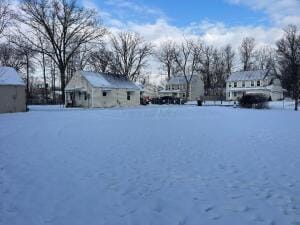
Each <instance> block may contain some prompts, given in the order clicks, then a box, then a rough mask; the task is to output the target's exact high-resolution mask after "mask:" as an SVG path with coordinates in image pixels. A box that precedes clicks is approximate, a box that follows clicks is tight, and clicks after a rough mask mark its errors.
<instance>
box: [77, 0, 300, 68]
mask: <svg viewBox="0 0 300 225" xmlns="http://www.w3.org/2000/svg"><path fill="white" fill-rule="evenodd" d="M81 3H82V4H83V5H84V6H85V7H87V8H93V9H96V10H97V11H98V12H99V14H100V16H101V19H102V21H103V23H104V24H105V25H106V26H107V27H108V28H109V31H110V32H111V33H116V32H118V31H124V30H129V31H133V32H138V33H140V34H141V35H142V36H143V37H144V38H145V39H146V40H148V41H151V42H152V43H153V44H154V45H155V46H159V45H160V44H161V43H162V42H163V41H166V40H174V41H180V40H182V39H183V37H185V38H198V39H200V40H201V41H202V42H204V43H205V44H207V45H214V46H215V47H219V48H221V47H224V46H225V45H227V44H231V45H232V46H233V48H234V49H236V50H237V49H238V48H239V46H240V44H241V42H242V39H243V38H244V37H249V36H250V37H254V38H255V40H256V44H257V47H262V46H265V45H270V46H275V43H276V41H277V40H278V39H280V38H281V37H282V35H283V28H284V27H286V26H287V25H289V24H296V25H299V24H300V0H151V1H150V0H102V1H99V0H81ZM154 67H155V66H154ZM156 67H157V66H156ZM154 71H155V70H153V68H152V73H161V71H155V72H154Z"/></svg>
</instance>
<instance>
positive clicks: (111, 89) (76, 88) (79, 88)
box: [65, 71, 140, 108]
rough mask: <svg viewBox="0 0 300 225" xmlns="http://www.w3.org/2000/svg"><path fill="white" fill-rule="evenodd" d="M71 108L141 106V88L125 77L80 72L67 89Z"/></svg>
mask: <svg viewBox="0 0 300 225" xmlns="http://www.w3.org/2000/svg"><path fill="white" fill-rule="evenodd" d="M65 94H66V95H65V96H66V105H67V106H69V107H85V108H107V107H115V106H136V105H139V104H140V88H139V87H138V86H137V85H135V84H134V83H133V82H131V81H129V80H128V79H127V78H126V77H125V76H120V75H115V74H104V73H94V72H86V71H79V72H76V73H75V74H74V76H73V77H72V78H71V80H70V81H69V83H68V84H67V86H66V88H65Z"/></svg>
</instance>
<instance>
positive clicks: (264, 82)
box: [226, 70, 284, 101]
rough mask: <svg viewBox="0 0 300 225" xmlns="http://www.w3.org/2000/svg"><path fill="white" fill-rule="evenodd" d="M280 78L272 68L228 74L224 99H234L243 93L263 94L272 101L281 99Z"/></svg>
mask: <svg viewBox="0 0 300 225" xmlns="http://www.w3.org/2000/svg"><path fill="white" fill-rule="evenodd" d="M283 91H284V90H283V89H282V86H281V82H280V80H279V79H278V78H277V77H276V76H275V74H274V72H273V71H272V70H255V71H241V72H235V73H232V74H230V76H229V78H228V79H227V82H226V99H227V100H229V101H235V100H238V99H239V98H241V97H242V96H243V95H244V94H264V95H266V96H267V97H268V98H270V99H271V100H272V101H277V100H281V99H283Z"/></svg>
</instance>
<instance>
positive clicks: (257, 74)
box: [227, 70, 269, 81]
mask: <svg viewBox="0 0 300 225" xmlns="http://www.w3.org/2000/svg"><path fill="white" fill-rule="evenodd" d="M267 75H269V74H268V70H255V71H240V72H235V73H232V74H230V76H229V78H228V80H227V81H251V80H263V79H265V77H266V76H267Z"/></svg>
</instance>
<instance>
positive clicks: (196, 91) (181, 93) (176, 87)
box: [159, 75, 204, 101]
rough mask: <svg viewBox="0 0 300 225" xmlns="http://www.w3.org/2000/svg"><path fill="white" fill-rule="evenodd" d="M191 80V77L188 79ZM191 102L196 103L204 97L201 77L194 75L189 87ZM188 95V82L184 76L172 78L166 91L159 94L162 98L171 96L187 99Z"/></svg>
mask: <svg viewBox="0 0 300 225" xmlns="http://www.w3.org/2000/svg"><path fill="white" fill-rule="evenodd" d="M187 78H188V79H190V77H187ZM188 91H189V99H188V100H189V101H195V100H197V99H199V98H200V97H203V96H204V83H203V81H202V79H201V77H200V76H197V75H194V76H193V77H192V79H191V83H190V87H189V90H188ZM186 93H187V82H186V79H185V77H184V76H175V77H172V78H171V79H170V80H169V81H167V84H166V86H165V89H164V90H161V91H160V92H159V96H160V97H165V96H170V97H175V98H181V99H185V98H186Z"/></svg>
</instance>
